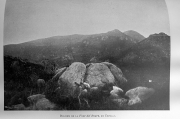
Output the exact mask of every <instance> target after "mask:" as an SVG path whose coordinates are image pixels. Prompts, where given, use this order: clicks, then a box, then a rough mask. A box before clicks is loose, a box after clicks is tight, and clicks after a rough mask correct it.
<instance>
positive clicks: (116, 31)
mask: <svg viewBox="0 0 180 119" xmlns="http://www.w3.org/2000/svg"><path fill="white" fill-rule="evenodd" d="M108 33H122V32H121V31H119V30H118V29H114V30H112V31H109V32H108Z"/></svg>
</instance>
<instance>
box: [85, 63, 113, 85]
mask: <svg viewBox="0 0 180 119" xmlns="http://www.w3.org/2000/svg"><path fill="white" fill-rule="evenodd" d="M86 74H87V75H86V79H85V80H84V82H86V83H88V84H89V85H90V86H96V87H103V86H104V85H105V84H109V83H112V84H114V83H115V79H114V76H113V74H112V73H111V71H110V70H109V68H108V67H107V66H106V65H104V64H103V63H92V64H91V65H90V66H89V67H88V68H87V72H86Z"/></svg>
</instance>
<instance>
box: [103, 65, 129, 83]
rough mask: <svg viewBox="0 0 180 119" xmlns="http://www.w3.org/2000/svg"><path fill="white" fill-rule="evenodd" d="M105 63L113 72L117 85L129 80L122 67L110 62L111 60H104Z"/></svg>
mask: <svg viewBox="0 0 180 119" xmlns="http://www.w3.org/2000/svg"><path fill="white" fill-rule="evenodd" d="M102 63H103V64H105V65H107V66H108V68H109V69H110V71H111V73H112V74H113V76H114V78H115V80H116V82H117V85H121V84H123V83H126V82H127V79H126V78H125V77H124V75H123V73H122V71H121V69H119V68H118V67H117V66H116V65H114V64H112V63H109V62H102Z"/></svg>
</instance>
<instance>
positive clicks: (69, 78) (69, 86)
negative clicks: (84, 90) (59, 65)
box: [58, 62, 86, 96]
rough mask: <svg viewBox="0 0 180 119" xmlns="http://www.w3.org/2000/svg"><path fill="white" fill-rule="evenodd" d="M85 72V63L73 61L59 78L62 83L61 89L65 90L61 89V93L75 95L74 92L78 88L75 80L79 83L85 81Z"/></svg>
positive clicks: (60, 83)
mask: <svg viewBox="0 0 180 119" xmlns="http://www.w3.org/2000/svg"><path fill="white" fill-rule="evenodd" d="M85 72H86V65H85V64H83V63H80V62H74V63H72V64H71V65H70V66H69V67H68V68H67V69H66V71H65V72H64V73H63V74H62V75H61V76H60V78H59V80H58V84H59V85H60V87H61V89H63V91H61V95H66V96H75V94H74V93H75V90H76V88H77V86H76V85H75V82H77V83H78V84H80V82H83V79H84V75H85Z"/></svg>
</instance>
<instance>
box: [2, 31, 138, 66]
mask: <svg viewBox="0 0 180 119" xmlns="http://www.w3.org/2000/svg"><path fill="white" fill-rule="evenodd" d="M135 43H136V41H135V39H134V38H132V37H130V36H127V35H126V34H124V33H122V32H121V31H119V30H117V29H115V30H112V31H109V32H107V33H101V34H92V35H77V34H76V35H69V36H54V37H50V38H45V39H38V40H34V41H30V42H25V43H21V44H12V45H5V46H4V55H9V56H14V57H21V58H23V59H28V60H30V61H35V62H41V61H42V60H44V59H49V60H54V61H56V62H57V63H58V64H59V65H61V64H67V62H73V61H82V62H89V61H90V59H92V58H93V57H96V58H97V59H106V57H116V56H117V55H119V54H121V53H122V51H124V50H126V49H128V48H129V47H131V46H132V45H134V44H135Z"/></svg>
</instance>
